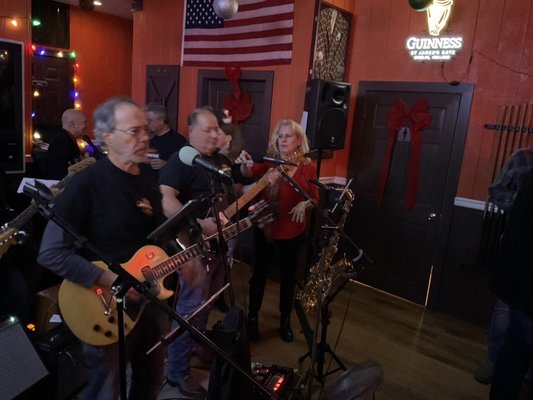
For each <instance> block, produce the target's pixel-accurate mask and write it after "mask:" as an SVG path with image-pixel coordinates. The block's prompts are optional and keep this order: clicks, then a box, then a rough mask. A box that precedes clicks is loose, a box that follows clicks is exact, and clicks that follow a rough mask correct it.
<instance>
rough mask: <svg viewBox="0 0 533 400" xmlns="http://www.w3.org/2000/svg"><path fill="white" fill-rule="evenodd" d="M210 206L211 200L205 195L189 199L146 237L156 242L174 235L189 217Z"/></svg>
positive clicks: (193, 216)
mask: <svg viewBox="0 0 533 400" xmlns="http://www.w3.org/2000/svg"><path fill="white" fill-rule="evenodd" d="M210 206H211V202H210V200H209V199H208V198H207V197H206V196H202V197H200V198H199V199H192V200H189V201H188V202H187V203H185V205H184V206H183V207H182V208H180V209H179V211H178V212H176V213H175V214H174V215H173V216H172V217H170V218H168V219H167V220H166V221H165V222H163V223H162V224H161V225H159V226H158V227H157V228H156V229H154V230H153V231H152V232H151V233H150V234H149V235H148V236H147V237H146V238H147V239H148V240H152V241H154V242H156V241H161V240H164V239H167V238H169V237H175V236H176V235H177V234H178V232H179V231H181V230H182V229H183V225H184V224H185V223H188V222H189V218H195V217H196V216H197V215H199V214H200V213H201V212H202V211H205V210H206V209H207V208H209V207H210Z"/></svg>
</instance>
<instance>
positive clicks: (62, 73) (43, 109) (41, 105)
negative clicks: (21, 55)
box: [32, 55, 73, 127]
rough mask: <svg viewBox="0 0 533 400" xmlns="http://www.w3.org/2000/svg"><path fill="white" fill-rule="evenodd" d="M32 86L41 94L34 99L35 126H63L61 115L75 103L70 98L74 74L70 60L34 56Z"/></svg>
mask: <svg viewBox="0 0 533 400" xmlns="http://www.w3.org/2000/svg"><path fill="white" fill-rule="evenodd" d="M32 68H33V76H32V86H33V91H35V90H37V91H38V92H39V96H38V97H35V96H34V97H33V112H34V113H35V116H34V117H33V125H34V126H41V127H56V126H61V115H62V114H63V111H65V110H66V109H67V108H72V106H73V102H72V99H71V97H70V96H69V90H70V89H71V86H72V85H71V82H72V79H71V78H72V72H71V69H72V68H71V67H70V64H69V60H68V59H66V58H59V57H47V56H38V55H34V56H32Z"/></svg>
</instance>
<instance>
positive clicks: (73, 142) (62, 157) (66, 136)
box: [46, 108, 87, 180]
mask: <svg viewBox="0 0 533 400" xmlns="http://www.w3.org/2000/svg"><path fill="white" fill-rule="evenodd" d="M61 125H62V129H61V130H60V131H58V132H57V133H56V134H55V135H54V136H53V137H52V139H50V143H49V145H48V151H47V161H46V175H47V178H48V179H57V180H59V179H63V178H64V177H65V176H66V175H67V173H68V167H69V165H70V163H72V162H74V161H75V160H76V159H77V158H78V157H79V156H80V155H81V152H80V149H79V147H78V143H77V139H80V138H81V137H82V136H83V134H84V133H85V129H86V128H87V118H86V117H85V114H83V113H82V112H81V111H78V110H74V109H72V108H71V109H68V110H66V111H65V112H64V113H63V115H62V116H61Z"/></svg>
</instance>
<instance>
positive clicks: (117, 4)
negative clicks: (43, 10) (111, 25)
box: [55, 0, 132, 19]
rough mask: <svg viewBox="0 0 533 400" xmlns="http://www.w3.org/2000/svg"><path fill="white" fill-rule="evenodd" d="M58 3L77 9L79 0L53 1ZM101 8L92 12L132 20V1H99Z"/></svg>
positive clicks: (96, 8) (97, 7) (96, 7)
mask: <svg viewBox="0 0 533 400" xmlns="http://www.w3.org/2000/svg"><path fill="white" fill-rule="evenodd" d="M55 1H57V2H59V3H65V4H70V5H72V6H76V7H79V4H80V2H79V0H55ZM100 1H101V2H102V5H101V6H95V7H94V11H96V12H101V13H104V14H112V15H116V16H118V17H121V18H125V19H132V12H131V2H132V0H100Z"/></svg>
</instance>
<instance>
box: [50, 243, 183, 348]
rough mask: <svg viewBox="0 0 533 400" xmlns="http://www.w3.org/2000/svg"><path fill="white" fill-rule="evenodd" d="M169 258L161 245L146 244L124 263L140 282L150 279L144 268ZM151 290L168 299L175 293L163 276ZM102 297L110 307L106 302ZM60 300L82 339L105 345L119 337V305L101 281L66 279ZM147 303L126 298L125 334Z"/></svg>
mask: <svg viewBox="0 0 533 400" xmlns="http://www.w3.org/2000/svg"><path fill="white" fill-rule="evenodd" d="M167 258H168V256H167V254H166V253H165V252H164V251H163V250H162V249H160V248H159V247H157V246H144V247H142V248H141V249H139V250H138V251H137V252H136V253H135V255H134V256H133V257H132V258H131V259H130V260H129V261H128V262H126V263H124V264H122V267H123V268H124V269H125V270H126V271H127V272H129V273H130V274H131V275H132V276H133V277H135V279H137V280H138V281H139V282H144V281H146V280H147V279H146V278H145V276H144V275H143V271H142V270H143V268H145V267H147V266H148V267H151V266H153V265H156V264H158V263H160V262H162V261H164V260H166V259H167ZM94 264H95V265H96V266H98V267H99V268H102V269H107V265H106V264H104V263H102V262H100V261H97V262H95V263H94ZM99 290H101V291H102V294H101V295H99V294H98V293H97V291H99ZM152 292H153V293H154V294H156V295H157V297H158V298H159V299H160V300H165V299H168V298H169V297H170V296H172V294H173V293H174V292H173V291H171V290H167V289H165V288H164V286H163V278H160V279H158V280H156V281H155V282H152ZM102 296H103V297H102ZM103 300H104V301H105V302H107V303H108V305H109V307H106V306H105V305H104V301H103ZM143 300H144V299H143ZM58 302H59V309H60V310H61V315H62V318H63V320H64V322H65V323H66V324H67V326H68V327H69V329H70V330H71V331H72V333H73V334H74V335H76V337H78V338H79V339H80V340H81V341H82V342H84V343H88V344H92V345H94V346H104V345H109V344H113V343H116V342H117V341H118V312H117V305H116V302H115V299H114V298H113V297H112V295H111V294H110V288H106V287H103V286H98V285H93V286H92V287H90V288H86V287H84V286H81V285H78V284H76V283H73V282H71V281H68V280H66V279H65V280H64V281H63V283H61V287H60V288H59V295H58ZM145 304H146V303H144V304H141V305H138V304H131V303H128V302H127V301H126V302H125V305H126V312H125V313H124V333H125V335H128V334H129V333H130V332H131V330H132V329H133V328H134V327H135V325H136V324H137V321H138V320H139V317H140V316H141V314H142V311H143V308H144V305H145Z"/></svg>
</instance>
